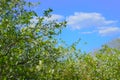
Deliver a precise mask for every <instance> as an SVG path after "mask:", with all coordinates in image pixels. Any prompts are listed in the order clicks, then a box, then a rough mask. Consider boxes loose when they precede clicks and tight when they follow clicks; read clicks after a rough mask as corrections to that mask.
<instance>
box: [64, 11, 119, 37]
mask: <svg viewBox="0 0 120 80" xmlns="http://www.w3.org/2000/svg"><path fill="white" fill-rule="evenodd" d="M66 20H67V22H68V26H69V27H70V28H71V29H73V30H82V29H92V30H91V31H86V32H81V33H82V34H91V33H95V32H97V33H98V34H100V35H102V36H103V35H104V36H107V35H110V34H117V33H120V28H119V27H113V26H115V25H116V24H117V21H115V20H107V19H106V18H105V17H103V16H102V15H101V14H100V13H95V12H93V13H83V12H75V13H74V15H70V16H68V17H67V19H66Z"/></svg>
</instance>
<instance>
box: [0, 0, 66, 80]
mask: <svg viewBox="0 0 120 80" xmlns="http://www.w3.org/2000/svg"><path fill="white" fill-rule="evenodd" d="M32 5H33V4H32V3H30V2H26V0H0V80H8V79H15V80H16V79H20V80H23V79H38V78H39V79H47V78H48V77H51V71H50V70H51V69H52V68H54V67H55V65H56V64H57V62H58V59H59V58H60V57H61V56H62V55H64V53H63V51H62V50H63V49H64V48H63V47H62V46H59V45H58V44H57V43H58V41H57V39H56V38H55V37H56V36H57V35H59V34H60V33H61V30H62V28H63V27H65V26H66V21H63V22H58V21H56V20H52V21H47V20H46V18H50V17H51V15H50V12H51V11H52V10H51V9H48V10H46V11H44V15H43V16H42V17H39V16H38V15H37V14H36V13H35V12H34V11H33V10H31V9H30V7H31V6H32ZM34 19H36V22H34V21H33V20H34ZM49 74H50V75H49ZM51 79H52V77H51Z"/></svg>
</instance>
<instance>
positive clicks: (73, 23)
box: [30, 0, 120, 52]
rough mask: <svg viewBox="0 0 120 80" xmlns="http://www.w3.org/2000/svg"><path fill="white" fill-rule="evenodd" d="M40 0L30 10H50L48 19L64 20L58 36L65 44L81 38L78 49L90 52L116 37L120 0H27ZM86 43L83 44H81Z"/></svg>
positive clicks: (118, 26)
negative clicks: (50, 14) (61, 30)
mask: <svg viewBox="0 0 120 80" xmlns="http://www.w3.org/2000/svg"><path fill="white" fill-rule="evenodd" d="M30 1H33V2H37V1H40V3H41V4H40V6H38V7H35V8H34V10H35V11H36V12H37V13H38V14H39V15H41V14H42V13H43V10H46V9H48V8H51V9H53V12H52V14H53V16H52V19H59V20H67V22H68V23H67V28H65V29H64V30H63V32H62V34H61V35H60V37H61V38H63V40H65V41H66V42H67V43H68V44H72V43H73V42H75V41H76V40H78V39H79V38H81V41H80V44H78V46H77V47H78V48H81V49H82V51H87V52H89V51H92V50H94V49H98V48H100V47H101V45H103V44H105V43H107V42H109V41H111V40H112V39H115V38H120V9H119V8H120V4H119V3H120V0H30ZM85 42H87V44H84V43H85Z"/></svg>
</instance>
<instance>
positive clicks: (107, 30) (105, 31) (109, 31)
mask: <svg viewBox="0 0 120 80" xmlns="http://www.w3.org/2000/svg"><path fill="white" fill-rule="evenodd" d="M98 33H99V34H100V35H102V36H106V35H113V34H120V28H119V27H102V28H100V29H99V31H98Z"/></svg>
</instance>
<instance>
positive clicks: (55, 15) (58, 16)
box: [45, 14, 64, 21]
mask: <svg viewBox="0 0 120 80" xmlns="http://www.w3.org/2000/svg"><path fill="white" fill-rule="evenodd" d="M62 19H64V16H62V15H58V14H52V15H51V17H50V18H45V20H47V21H53V20H62Z"/></svg>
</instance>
